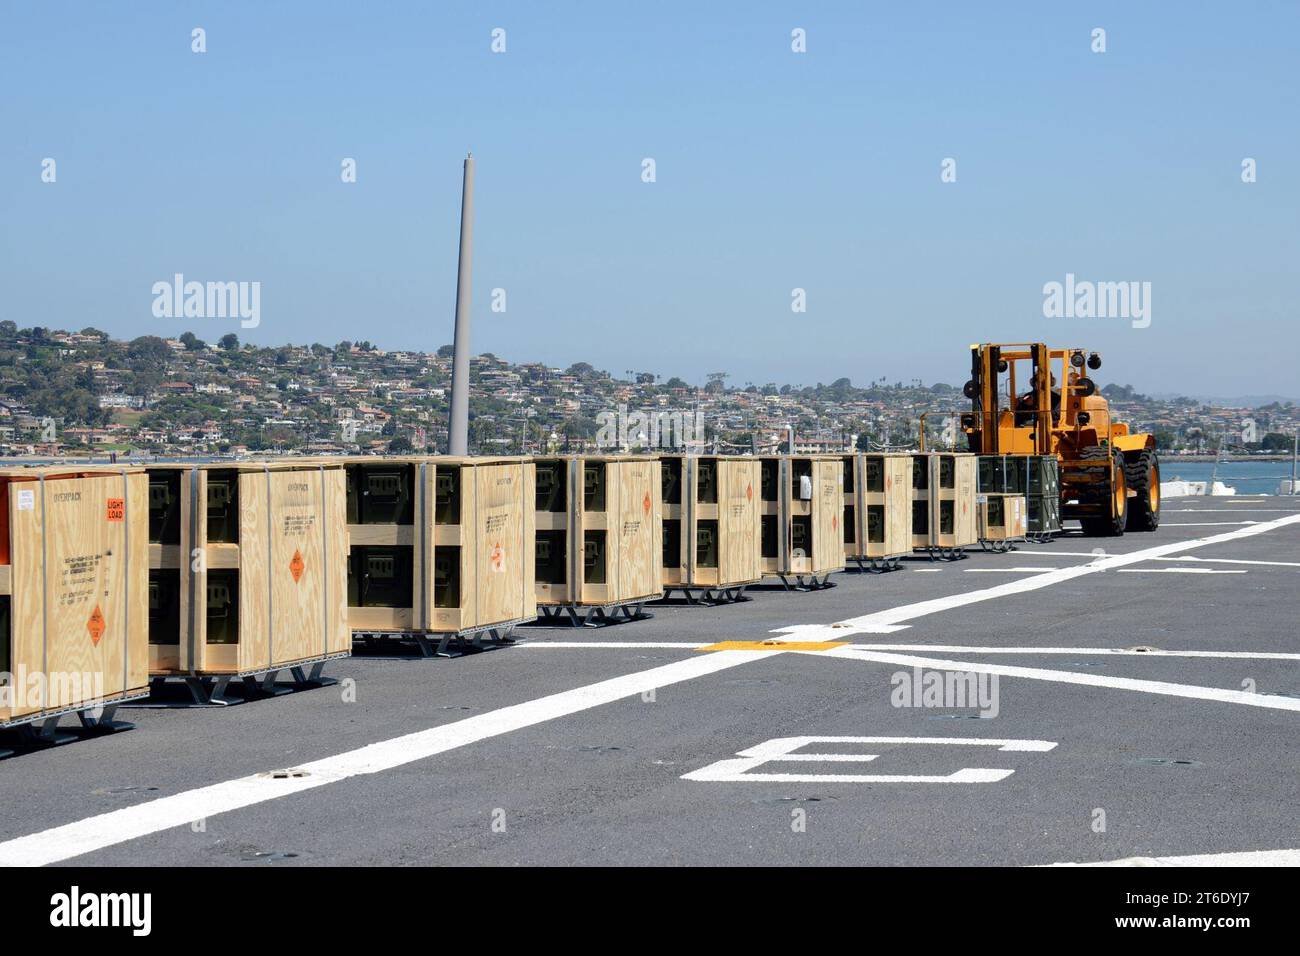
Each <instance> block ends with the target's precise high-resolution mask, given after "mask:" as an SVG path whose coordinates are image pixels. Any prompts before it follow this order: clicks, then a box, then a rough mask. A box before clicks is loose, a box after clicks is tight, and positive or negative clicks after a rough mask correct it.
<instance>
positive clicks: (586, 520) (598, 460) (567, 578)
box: [536, 455, 664, 608]
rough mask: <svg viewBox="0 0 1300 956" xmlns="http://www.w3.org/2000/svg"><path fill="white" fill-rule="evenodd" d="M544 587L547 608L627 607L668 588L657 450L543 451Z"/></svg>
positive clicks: (540, 559)
mask: <svg viewBox="0 0 1300 956" xmlns="http://www.w3.org/2000/svg"><path fill="white" fill-rule="evenodd" d="M536 488H537V492H536V518H537V529H536V534H537V537H536V541H537V551H536V574H537V578H536V593H537V602H538V604H539V605H541V606H543V607H595V608H602V607H620V606H625V605H633V604H640V603H644V602H645V601H648V600H654V599H657V598H659V597H661V596H662V595H663V576H664V570H663V537H662V536H663V509H662V504H661V495H662V481H661V477H660V469H659V459H658V458H657V457H656V456H653V455H620V456H593V455H586V456H576V457H575V456H569V457H564V458H538V459H537V481H536Z"/></svg>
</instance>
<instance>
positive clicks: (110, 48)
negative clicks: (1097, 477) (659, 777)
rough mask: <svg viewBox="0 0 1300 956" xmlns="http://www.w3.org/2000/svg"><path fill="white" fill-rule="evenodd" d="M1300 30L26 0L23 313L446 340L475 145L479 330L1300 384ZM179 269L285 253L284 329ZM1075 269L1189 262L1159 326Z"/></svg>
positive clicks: (727, 9) (1159, 268) (799, 358)
mask: <svg viewBox="0 0 1300 956" xmlns="http://www.w3.org/2000/svg"><path fill="white" fill-rule="evenodd" d="M195 27H202V28H203V29H204V30H205V31H206V45H207V52H206V53H202V54H198V53H194V52H192V51H191V31H192V30H193V28H195ZM1097 27H1101V28H1104V29H1105V31H1106V38H1105V39H1106V51H1105V52H1104V53H1094V52H1093V51H1092V46H1093V39H1092V31H1093V29H1094V28H1097ZM494 28H502V29H504V30H505V31H506V32H505V41H506V52H505V53H499V54H494V53H493V52H492V51H491V43H492V36H491V34H492V30H493V29H494ZM795 28H802V29H803V30H805V31H806V37H807V52H806V53H802V54H799V53H794V52H792V50H791V31H792V30H793V29H795ZM1298 33H1300V4H1296V3H1293V2H1278V3H1239V2H1236V3H1227V2H1224V3H1217V4H1216V3H1172V2H1169V3H1154V2H1149V3H1141V4H1134V3H1113V4H1112V3H1072V4H1060V3H1050V4H1049V3H1042V2H1034V3H1023V4H1015V3H993V2H990V3H926V4H873V3H863V2H855V3H847V2H846V3H825V2H823V3H817V4H793V3H782V4H776V3H756V2H744V3H718V2H711V3H698V2H696V3H664V2H657V3H651V4H632V3H615V2H612V0H611V2H607V3H572V2H565V3H552V4H539V3H518V4H504V3H489V2H481V3H360V2H353V3H324V2H312V3H308V2H285V0H281V2H275V3H263V2H259V3H253V2H232V0H222V2H209V3H186V2H175V0H169V2H157V3H154V2H136V0H132V2H127V0H118V2H94V3H92V2H89V0H87V2H81V3H62V2H55V0H46V2H41V3H26V2H24V3H19V2H14V0H3V2H0V88H2V89H3V93H2V94H0V97H2V98H0V290H2V292H3V295H2V296H0V318H9V319H12V320H14V321H15V322H18V323H19V324H20V325H45V326H52V327H63V328H73V329H79V328H82V327H84V326H87V325H93V326H96V327H98V328H102V329H105V330H107V331H109V332H111V333H113V334H115V335H118V336H125V337H130V336H135V335H140V334H145V333H152V334H158V335H172V336H174V335H177V334H179V333H180V332H182V331H185V330H186V329H192V330H193V331H195V332H196V333H197V334H199V335H200V336H201V337H203V338H206V339H208V340H210V341H211V340H214V339H216V338H218V337H220V335H222V334H223V333H225V332H227V331H235V332H237V333H238V334H239V335H240V337H241V338H242V339H245V340H249V341H255V342H260V343H266V344H275V343H282V342H286V341H289V342H311V341H321V342H326V343H334V342H337V341H339V340H341V339H352V340H359V339H369V340H371V341H373V342H375V343H376V344H377V345H381V346H384V347H389V348H395V347H410V348H432V347H436V346H438V345H440V344H442V343H444V342H449V341H450V340H451V330H452V320H453V303H454V297H455V277H456V243H457V225H458V216H459V202H460V174H461V160H462V159H463V157H464V154H465V152H466V150H470V149H472V150H473V152H474V154H475V158H476V160H477V166H478V189H477V207H478V215H477V219H476V223H475V228H476V237H475V238H476V242H475V259H474V316H475V336H474V343H473V344H474V349H475V351H476V352H478V351H492V352H495V353H497V354H498V355H501V356H503V357H506V358H510V359H514V360H541V361H546V362H549V363H552V364H561V365H567V364H569V363H571V362H575V361H579V360H585V361H589V362H591V363H592V364H594V365H597V366H598V367H602V368H606V369H609V370H610V371H613V372H615V373H619V374H621V373H622V372H623V371H624V370H626V369H635V370H649V371H654V372H657V373H659V374H661V375H664V376H667V375H672V374H679V375H682V376H683V377H685V378H687V379H688V380H691V381H697V382H702V381H703V376H704V375H705V373H707V372H710V371H714V370H727V371H729V372H730V373H731V376H732V377H731V382H732V383H738V384H744V383H745V382H748V381H752V382H754V383H756V384H762V383H764V382H767V381H776V382H793V383H804V384H814V383H816V382H818V381H822V382H831V381H833V380H834V379H836V378H838V377H840V376H849V377H850V378H851V379H852V380H853V381H854V382H856V383H864V382H868V381H871V380H874V379H876V378H879V377H880V376H882V375H883V376H886V377H887V378H888V379H889V380H890V381H895V380H898V379H903V380H910V379H912V378H914V377H919V378H922V379H924V380H925V381H926V382H927V383H929V382H933V381H947V382H951V383H960V382H961V381H963V380H964V379H965V373H966V371H967V370H968V367H969V366H968V358H967V354H966V351H965V350H966V347H967V346H968V345H969V344H970V343H972V342H975V341H981V340H987V341H1022V340H1028V339H1033V340H1044V341H1048V342H1050V343H1052V344H1055V345H1071V346H1074V345H1079V346H1084V347H1090V348H1095V349H1098V350H1100V351H1102V352H1103V354H1104V356H1105V357H1106V360H1107V361H1106V364H1105V367H1104V368H1103V370H1102V372H1101V373H1099V375H1098V379H1099V380H1100V381H1101V382H1102V383H1103V384H1104V383H1105V382H1108V381H1116V380H1118V381H1120V382H1126V383H1131V384H1133V385H1135V386H1137V387H1138V388H1140V389H1142V390H1145V391H1157V392H1159V391H1183V392H1194V393H1198V394H1261V393H1266V392H1275V393H1282V394H1288V395H1295V396H1297V397H1300V382H1297V375H1296V372H1295V367H1296V356H1297V353H1298V352H1300V329H1298V327H1297V319H1298V318H1300V314H1298V312H1300V310H1298V308H1297V304H1296V303H1297V295H1296V292H1297V278H1298V277H1300V239H1298V237H1297V230H1298V228H1300V187H1298V185H1297V182H1298V181H1300V54H1297V52H1296V37H1297V35H1298ZM349 157H350V158H353V159H355V160H356V163H357V182H356V183H343V182H342V181H341V177H340V172H341V163H342V161H343V160H344V159H345V158H349ZM647 157H649V158H653V159H654V160H655V164H656V177H657V181H656V182H654V183H645V182H643V181H642V161H643V159H645V158H647ZM1247 157H1250V158H1253V159H1254V160H1256V162H1257V176H1258V181H1257V182H1255V183H1252V184H1245V183H1243V182H1242V160H1243V159H1244V158H1247ZM46 158H53V159H54V160H55V161H56V164H57V166H56V170H57V181H56V182H54V183H45V182H42V180H41V174H42V161H43V160H44V159H46ZM946 158H953V159H955V160H956V173H957V181H956V182H952V183H944V182H941V180H940V172H941V163H942V162H943V161H944V160H945V159H946ZM177 272H180V273H183V274H184V275H185V276H186V278H187V279H195V280H200V281H208V280H212V281H258V282H260V283H261V325H260V327H259V328H257V329H255V330H247V331H246V330H242V329H240V328H238V323H237V322H236V321H234V320H230V319H216V318H207V319H188V320H185V319H159V318H155V317H154V315H153V313H152V305H153V296H152V293H151V287H152V285H153V283H155V282H157V281H160V280H166V281H170V279H171V277H172V275H173V274H174V273H177ZM1067 273H1073V274H1075V275H1076V276H1077V277H1078V279H1079V280H1093V281H1138V282H1150V283H1151V323H1150V326H1149V327H1147V328H1134V327H1133V324H1132V322H1130V321H1129V320H1126V319H1122V318H1106V319H1101V318H1089V319H1084V318H1072V319H1066V318H1055V319H1048V318H1045V317H1044V315H1043V301H1044V296H1043V285H1044V283H1048V282H1052V281H1058V282H1063V281H1064V280H1065V276H1066V274H1067ZM494 288H503V289H505V290H506V304H507V310H506V312H504V313H494V312H492V311H491V310H490V308H489V305H490V295H491V290H492V289H494ZM795 288H803V289H805V290H806V295H807V312H806V313H803V314H795V313H793V312H792V311H791V291H792V290H793V289H795Z"/></svg>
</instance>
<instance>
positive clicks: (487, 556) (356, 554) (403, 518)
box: [344, 456, 537, 634]
mask: <svg viewBox="0 0 1300 956" xmlns="http://www.w3.org/2000/svg"><path fill="white" fill-rule="evenodd" d="M344 469H345V472H346V474H347V486H348V535H349V538H350V541H351V556H350V560H349V573H348V622H349V625H350V627H351V630H352V631H354V632H362V633H401V634H407V633H410V634H424V633H436V634H463V633H470V632H476V631H485V630H492V629H497V628H505V627H508V626H513V625H514V624H517V623H520V622H522V621H530V620H533V619H534V618H536V617H537V601H536V597H535V595H534V593H533V577H534V572H533V483H534V474H535V469H534V465H533V463H532V462H531V461H527V460H525V459H523V458H518V457H484V458H465V457H451V456H434V457H405V458H349V459H347V460H346V462H345V464H344Z"/></svg>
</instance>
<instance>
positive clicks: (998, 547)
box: [980, 538, 1028, 554]
mask: <svg viewBox="0 0 1300 956" xmlns="http://www.w3.org/2000/svg"><path fill="white" fill-rule="evenodd" d="M1027 540H1028V539H1027V538H1004V539H1002V540H1001V541H986V540H984V539H983V538H981V539H980V550H981V551H990V552H992V553H993V554H1006V553H1007V552H1008V551H1015V550H1016V545H1017V544H1022V543H1024V542H1025V541H1027Z"/></svg>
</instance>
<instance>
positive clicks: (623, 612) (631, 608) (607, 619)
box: [537, 598, 654, 627]
mask: <svg viewBox="0 0 1300 956" xmlns="http://www.w3.org/2000/svg"><path fill="white" fill-rule="evenodd" d="M649 600H650V598H645V599H644V600H641V601H631V602H628V603H626V604H539V605H538V606H537V611H538V615H539V616H538V619H537V620H538V623H539V624H540V623H542V622H545V623H546V624H552V625H555V624H558V625H559V626H561V627H608V626H609V625H611V624H623V623H625V622H627V621H645V620H648V619H650V618H652V617H654V615H653V614H651V613H650V612H649V611H647V610H646V609H645V606H646V601H649Z"/></svg>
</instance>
